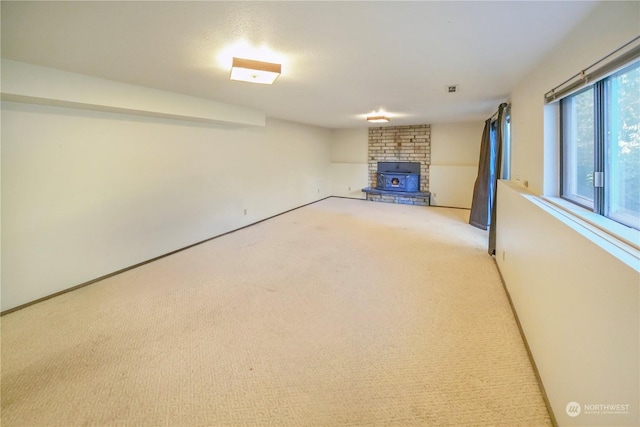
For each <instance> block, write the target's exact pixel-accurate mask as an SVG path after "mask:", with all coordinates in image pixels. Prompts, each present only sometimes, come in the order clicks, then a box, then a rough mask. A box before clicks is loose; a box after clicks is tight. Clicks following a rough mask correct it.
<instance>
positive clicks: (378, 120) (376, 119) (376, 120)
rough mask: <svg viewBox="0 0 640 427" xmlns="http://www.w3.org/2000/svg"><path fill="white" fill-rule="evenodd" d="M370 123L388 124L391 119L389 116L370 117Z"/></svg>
mask: <svg viewBox="0 0 640 427" xmlns="http://www.w3.org/2000/svg"><path fill="white" fill-rule="evenodd" d="M367 121H368V122H369V123H388V122H389V121H391V119H390V118H389V117H388V116H368V117H367Z"/></svg>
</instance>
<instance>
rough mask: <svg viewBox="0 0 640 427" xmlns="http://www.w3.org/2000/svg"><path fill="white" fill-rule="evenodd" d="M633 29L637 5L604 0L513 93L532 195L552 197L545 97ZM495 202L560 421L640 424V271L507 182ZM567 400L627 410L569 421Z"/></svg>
mask: <svg viewBox="0 0 640 427" xmlns="http://www.w3.org/2000/svg"><path fill="white" fill-rule="evenodd" d="M639 30H640V3H638V2H601V3H599V4H598V5H597V6H596V8H595V9H594V11H593V12H592V14H591V15H589V16H588V17H587V18H586V19H585V20H584V21H583V22H582V23H580V24H579V25H578V27H576V28H575V29H574V30H572V32H570V33H569V35H568V36H567V38H566V39H565V40H564V41H563V42H561V43H560V44H558V45H557V46H556V48H555V49H554V50H553V51H552V52H550V53H549V54H548V56H547V57H546V58H545V59H544V60H543V61H542V62H541V63H540V64H539V65H538V66H537V68H536V69H534V70H533V71H532V72H531V73H530V74H529V75H528V76H527V77H526V78H525V79H524V80H523V81H522V82H521V83H520V84H519V86H518V87H517V88H516V89H515V90H514V91H513V93H512V94H511V130H512V163H511V165H512V173H511V176H512V179H514V180H515V179H520V180H521V181H525V180H526V181H529V189H530V190H531V191H532V193H533V194H543V193H544V194H549V195H554V194H555V191H556V189H557V180H558V176H557V152H558V145H557V144H558V141H557V138H558V136H557V132H555V124H554V123H553V120H554V117H555V115H556V114H555V111H554V109H553V107H547V108H545V106H544V104H543V96H544V93H546V92H547V91H548V90H549V89H551V88H552V87H554V86H556V85H557V84H559V83H561V82H563V81H564V80H566V79H567V78H569V77H571V76H572V75H573V74H575V73H577V72H578V71H579V70H580V69H582V68H585V67H587V66H589V65H590V64H592V63H594V62H595V61H596V60H598V59H599V58H601V57H603V56H605V55H606V54H608V53H609V52H611V51H612V50H614V49H616V48H617V47H619V46H621V45H622V44H624V43H625V42H627V41H629V40H630V39H631V38H633V37H635V36H636V35H637V34H638V31H639ZM545 116H546V119H547V120H548V122H547V123H545ZM497 205H498V211H497V213H498V219H497V226H498V230H497V250H496V254H497V257H496V258H497V262H498V266H499V268H500V271H501V272H502V274H503V276H504V279H505V283H506V286H507V289H508V290H509V292H510V294H511V297H512V299H513V303H514V306H515V308H516V311H517V313H518V316H519V318H520V321H521V323H522V327H523V330H524V332H525V335H526V337H527V340H528V342H529V344H530V346H531V351H532V353H533V357H534V359H535V361H536V363H537V366H538V368H539V371H540V375H541V378H542V382H543V383H544V386H545V389H546V391H547V394H548V396H549V399H550V403H551V406H552V408H553V411H554V413H555V416H556V417H557V419H558V422H559V424H560V425H561V426H563V425H567V426H570V425H581V426H584V425H634V426H637V425H640V417H639V415H638V405H639V401H640V396H639V395H638V388H639V387H640V377H639V373H638V371H639V364H640V354H639V351H638V347H639V345H640V344H639V338H638V335H639V327H638V322H639V314H638V313H639V306H640V302H639V294H638V286H639V284H640V275H639V274H638V271H637V269H636V270H634V269H633V268H630V267H629V265H628V264H625V263H623V262H621V260H620V259H619V258H616V257H614V256H612V255H611V253H610V252H609V251H607V250H605V249H604V246H602V245H600V244H597V243H594V241H593V240H589V239H587V238H585V237H584V235H581V234H580V233H577V232H576V231H575V230H574V229H573V228H571V227H569V226H568V225H567V224H565V223H564V222H562V221H559V220H558V219H557V218H555V217H553V216H551V215H549V214H548V213H547V212H545V211H543V210H542V209H541V208H540V207H539V206H537V205H535V204H534V203H532V202H531V201H530V200H529V199H527V198H525V197H523V196H522V195H521V194H520V193H519V192H518V189H517V188H515V187H513V186H509V185H505V184H501V185H500V186H499V193H498V203H497ZM503 252H504V253H505V259H504V260H503V259H502V253H503ZM571 401H575V402H578V403H580V404H582V405H584V404H630V411H631V412H630V414H629V415H610V416H607V415H588V414H581V415H579V416H578V417H575V418H571V417H569V416H568V415H567V414H566V411H565V407H566V405H567V403H569V402H571Z"/></svg>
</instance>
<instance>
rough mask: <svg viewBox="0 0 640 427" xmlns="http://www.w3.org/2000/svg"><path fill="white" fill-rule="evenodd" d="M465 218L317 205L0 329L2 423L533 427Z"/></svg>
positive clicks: (523, 375) (510, 337)
mask: <svg viewBox="0 0 640 427" xmlns="http://www.w3.org/2000/svg"><path fill="white" fill-rule="evenodd" d="M467 217H468V211H465V210H455V209H443V208H425V207H416V206H403V205H393V204H384V203H374V202H366V201H360V200H347V199H338V198H331V199H327V200H324V201H322V202H319V203H316V204H313V205H309V206H307V207H304V208H301V209H298V210H295V211H292V212H290V213H287V214H284V215H282V216H279V217H276V218H274V219H271V220H269V221H266V222H263V223H260V224H258V225H255V226H252V227H249V228H247V229H244V230H240V231H238V232H235V233H232V234H229V235H226V236H223V237H220V238H218V239H215V240H212V241H210V242H207V243H205V244H202V245H199V246H197V247H194V248H192V249H189V250H186V251H183V252H180V253H178V254H175V255H172V256H170V257H166V258H163V259H161V260H159V261H156V262H153V263H150V264H147V265H144V266H142V267H140V268H137V269H134V270H131V271H129V272H126V273H123V274H121V275H118V276H114V277H112V278H109V279H107V280H104V281H101V282H98V283H96V284H93V285H91V286H88V287H85V288H82V289H79V290H76V291H74V292H71V293H67V294H64V295H62V296H59V297H56V298H54V299H51V300H48V301H45V302H42V303H39V304H37V305H34V306H31V307H28V308H26V309H23V310H20V311H17V312H14V313H12V314H9V315H6V316H4V317H2V319H1V322H2V412H1V417H2V418H1V422H2V426H3V427H9V426H42V425H46V426H74V425H82V426H111V425H118V426H134V425H135V426H138V425H149V426H151V425H153V426H218V425H256V426H269V425H287V426H289V425H290V426H304V425H308V426H333V425H336V426H339V425H414V426H418V425H426V426H429V425H434V426H440V425H451V426H461V425H470V426H481V425H505V426H516V425H523V426H543V425H550V421H549V415H548V413H547V411H546V409H545V406H544V404H543V400H542V397H541V393H540V390H539V388H538V386H537V383H536V381H535V377H534V373H533V371H532V367H531V365H530V362H529V360H528V358H527V354H526V351H525V348H524V345H523V342H522V340H521V337H520V335H519V332H518V329H517V326H516V323H515V321H514V317H513V315H512V313H511V310H510V307H509V304H508V301H507V297H506V295H505V292H504V290H503V288H502V285H501V282H500V278H499V275H498V272H497V269H496V266H495V264H494V262H493V261H492V259H491V258H490V257H489V256H488V255H487V254H486V250H485V247H486V239H487V234H486V232H483V231H480V230H477V229H475V228H473V227H471V226H469V225H467V223H466V222H467ZM36 267H37V266H34V268H36Z"/></svg>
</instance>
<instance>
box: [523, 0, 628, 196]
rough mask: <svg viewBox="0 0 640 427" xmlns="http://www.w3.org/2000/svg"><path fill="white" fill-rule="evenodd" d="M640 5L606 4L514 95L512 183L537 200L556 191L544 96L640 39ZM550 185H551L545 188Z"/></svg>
mask: <svg viewBox="0 0 640 427" xmlns="http://www.w3.org/2000/svg"><path fill="white" fill-rule="evenodd" d="M639 9H640V2H620V1H611V2H601V4H599V5H598V6H596V7H595V8H594V10H593V12H592V13H591V14H590V15H589V16H588V17H587V18H585V20H584V21H583V22H582V23H581V24H580V25H579V26H578V27H576V28H575V29H574V30H573V31H572V32H571V33H570V34H569V35H568V37H567V38H565V39H564V40H563V41H562V42H561V43H560V44H558V45H557V46H556V48H555V49H554V50H553V51H551V52H550V53H549V54H548V55H547V57H546V58H545V59H544V60H543V61H542V62H541V63H539V64H538V66H537V67H536V68H535V69H534V70H533V71H532V72H531V73H530V74H529V75H528V76H527V77H526V78H525V79H524V80H523V81H522V82H521V83H520V84H519V85H518V87H517V88H516V89H515V90H514V91H513V92H512V93H511V138H512V152H511V156H512V157H511V158H512V161H511V178H512V179H516V178H518V179H520V180H521V181H525V180H526V181H529V189H530V190H531V191H533V192H534V193H536V194H543V193H544V194H548V195H551V194H552V193H553V190H554V189H555V188H556V185H555V181H556V176H555V175H554V174H553V171H554V169H553V168H552V169H549V171H550V172H551V173H550V174H549V176H547V177H546V178H545V176H544V175H545V174H544V172H545V166H546V165H545V160H546V162H547V164H548V165H551V164H552V163H554V162H557V153H558V150H557V145H556V141H555V138H554V139H553V140H547V142H546V143H543V141H544V140H545V125H544V94H545V93H546V92H548V91H549V90H550V89H552V88H553V87H555V86H557V85H558V84H560V83H562V82H564V81H565V80H566V79H568V78H570V77H572V76H573V75H575V74H576V73H579V72H580V70H582V69H584V68H586V67H588V66H589V65H591V64H593V63H594V62H596V61H597V60H599V59H600V58H602V57H604V56H605V55H607V54H609V53H610V52H611V51H613V50H614V49H617V48H618V47H620V46H622V45H623V44H624V43H626V42H628V41H629V40H631V39H632V38H633V37H636V36H637V35H638V33H640V11H639ZM545 181H548V182H545Z"/></svg>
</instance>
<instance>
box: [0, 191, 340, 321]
mask: <svg viewBox="0 0 640 427" xmlns="http://www.w3.org/2000/svg"><path fill="white" fill-rule="evenodd" d="M330 197H332V196H327V197H323V198H322V199H318V200H315V201H313V202H309V203H305V204H304V205H300V206H297V207H295V208H291V209H288V210H286V211H283V212H280V213H278V214H275V215H272V216H270V217H267V218H264V219H261V220H259V221H256V222H252V223H251V224H247V225H244V226H242V227H239V228H234V229H233V230H229V231H227V232H224V233H222V234H217V235H215V236H213V237H209V238H206V239H204V240H201V241H199V242H196V243H192V244H190V245H188V246H184V247H182V248H179V249H176V250H174V251H171V252H167V253H166V254H162V255H159V256H157V257H155V258H151V259H148V260H146V261H142V262H139V263H137V264H134V265H131V266H129V267H125V268H122V269H120V270H117V271H114V272H113V273H109V274H105V275H103V276H100V277H97V278H95V279H91V280H89V281H87V282H83V283H80V284H79V285H75V286H72V287H70V288H66V289H63V290H61V291H58V292H55V293H53V294H50V295H47V296H44V297H42V298H38V299H36V300H33V301H29V302H27V303H25V304H21V305H19V306H16V307H13V308H9V309H7V310H5V311H3V312H0V316H4V315H6V314H11V313H13V312H16V311H19V310H22V309H24V308H27V307H30V306H32V305H35V304H38V303H40V302H43V301H46V300H49V299H51V298H55V297H57V296H60V295H64V294H66V293H68V292H73V291H75V290H77V289H80V288H84V287H85V286H89V285H92V284H94V283H96V282H100V281H101V280H105V279H108V278H109V277H113V276H116V275H118V274H121V273H124V272H126V271H129V270H133V269H134V268H138V267H141V266H143V265H145V264H149V263H152V262H154V261H157V260H159V259H162V258H165V257H168V256H170V255H173V254H177V253H178V252H182V251H184V250H187V249H190V248H193V247H194V246H198V245H201V244H203V243H206V242H209V241H211V240H213V239H217V238H218V237H222V236H226V235H227V234H231V233H235V232H236V231H240V230H242V229H245V228H248V227H252V226H254V225H256V224H260V223H261V222H265V221H268V220H270V219H272V218H275V217H278V216H280V215H284V214H286V213H289V212H292V211H295V210H296V209H300V208H304V207H305V206H309V205H312V204H314V203H318V202H321V201H323V200H326V199H328V198H330Z"/></svg>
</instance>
